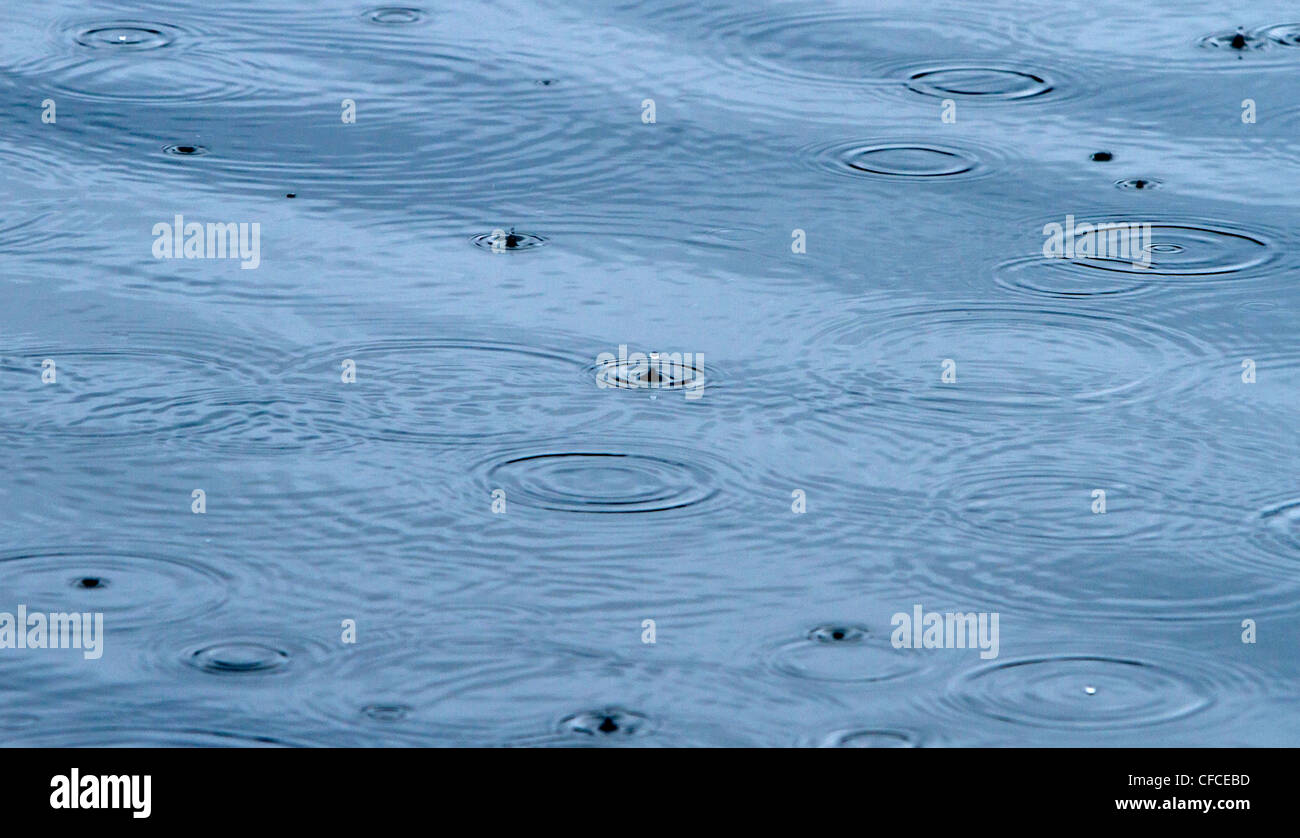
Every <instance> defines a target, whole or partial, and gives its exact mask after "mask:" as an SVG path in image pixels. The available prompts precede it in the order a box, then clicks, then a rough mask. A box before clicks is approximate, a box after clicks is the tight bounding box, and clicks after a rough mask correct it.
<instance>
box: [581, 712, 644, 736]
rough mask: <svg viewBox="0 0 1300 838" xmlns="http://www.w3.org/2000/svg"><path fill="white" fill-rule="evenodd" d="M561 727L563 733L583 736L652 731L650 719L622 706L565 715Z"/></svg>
mask: <svg viewBox="0 0 1300 838" xmlns="http://www.w3.org/2000/svg"><path fill="white" fill-rule="evenodd" d="M559 729H560V732H562V733H572V734H578V735H581V736H595V737H606V736H608V737H614V736H641V735H644V734H646V733H649V732H650V720H649V718H648V717H646V716H644V715H642V714H640V713H634V712H632V711H631V710H624V709H622V708H621V707H606V708H603V709H600V710H587V711H584V712H581V713H574V714H573V715H571V716H565V717H564V718H563V719H561V720H560V724H559Z"/></svg>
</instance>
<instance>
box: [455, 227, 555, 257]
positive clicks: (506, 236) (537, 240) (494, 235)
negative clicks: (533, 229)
mask: <svg viewBox="0 0 1300 838" xmlns="http://www.w3.org/2000/svg"><path fill="white" fill-rule="evenodd" d="M470 241H471V242H472V243H473V244H474V246H475V247H481V248H484V249H485V250H491V251H492V252H494V253H502V252H505V251H511V252H513V251H517V250H530V249H532V248H534V247H542V246H543V245H545V244H546V241H547V240H546V239H544V238H542V237H541V236H536V235H533V234H532V233H517V232H515V229H514V228H513V227H511V228H510V229H509V231H506V230H499V231H493V232H491V233H481V234H479V235H477V236H474V238H472V239H470Z"/></svg>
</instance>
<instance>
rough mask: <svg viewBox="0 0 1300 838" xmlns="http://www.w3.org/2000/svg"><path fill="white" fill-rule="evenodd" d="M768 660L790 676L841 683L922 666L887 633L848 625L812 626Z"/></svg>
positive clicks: (879, 677)
mask: <svg viewBox="0 0 1300 838" xmlns="http://www.w3.org/2000/svg"><path fill="white" fill-rule="evenodd" d="M837 635H842V636H840V637H837ZM768 662H769V664H770V665H771V666H772V668H773V669H775V670H776V671H777V672H780V673H781V674H783V675H787V676H790V677H793V678H800V679H810V680H813V681H828V682H840V683H851V682H852V683H866V682H874V681H889V680H894V679H896V678H903V677H906V676H909V675H912V674H915V673H916V672H918V671H920V669H921V660H920V657H919V656H918V655H916V654H913V653H910V652H906V651H903V650H900V649H895V648H893V646H891V645H890V643H889V640H888V638H887V636H877V635H875V634H874V633H872V632H869V631H868V630H867V629H865V628H863V627H861V626H851V625H845V626H840V625H827V626H819V627H817V628H814V629H812V630H811V631H809V632H808V634H807V635H806V636H805V637H804V638H802V639H800V640H795V641H793V642H789V643H784V644H782V645H780V646H778V647H777V648H776V649H775V650H774V651H773V652H771V654H770V655H769V657H768Z"/></svg>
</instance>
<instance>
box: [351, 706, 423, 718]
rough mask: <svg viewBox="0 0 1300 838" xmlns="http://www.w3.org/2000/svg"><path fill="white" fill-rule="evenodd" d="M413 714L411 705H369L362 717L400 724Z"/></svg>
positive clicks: (364, 709)
mask: <svg viewBox="0 0 1300 838" xmlns="http://www.w3.org/2000/svg"><path fill="white" fill-rule="evenodd" d="M410 713H411V706H410V705H409V704H367V705H366V706H365V707H362V708H361V715H363V716H365V717H366V718H367V719H372V720H374V721H377V722H400V721H402V720H403V719H405V718H406V717H407V716H408V715H410Z"/></svg>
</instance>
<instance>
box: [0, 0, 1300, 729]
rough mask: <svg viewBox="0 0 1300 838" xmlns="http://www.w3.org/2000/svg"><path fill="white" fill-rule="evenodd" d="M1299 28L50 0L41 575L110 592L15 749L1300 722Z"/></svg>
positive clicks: (11, 149) (16, 130)
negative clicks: (214, 251) (1048, 251)
mask: <svg viewBox="0 0 1300 838" xmlns="http://www.w3.org/2000/svg"><path fill="white" fill-rule="evenodd" d="M1239 28H1240V35H1241V37H1237V35H1238V32H1239ZM1298 71H1300V13H1298V12H1297V10H1296V8H1295V6H1294V4H1293V3H1284V2H1259V3H1251V4H1248V5H1242V6H1241V7H1240V8H1225V7H1224V5H1223V4H1221V3H1208V2H1186V1H1185V0H1184V1H1180V2H1173V1H1172V0H1166V2H1162V3H1145V4H1134V3H1131V2H1118V1H1117V0H1101V2H1092V3H1088V4H1085V5H1082V6H1081V5H1079V4H1075V3H1064V2H1049V3H1038V4H1034V5H1032V6H1026V5H1025V4H1023V3H1016V2H1006V0H992V2H990V0H978V1H977V0H971V2H963V3H945V4H930V3H926V4H917V3H915V2H817V3H811V2H798V3H767V2H740V0H734V1H733V2H713V0H695V2H690V3H675V2H626V3H609V2H589V1H588V0H564V2H559V1H558V0H527V1H526V2H516V1H515V0H503V1H501V2H491V3H476V2H465V0H457V2H454V3H446V4H427V5H421V6H420V7H419V8H418V9H415V8H411V9H391V8H390V9H380V8H378V7H367V6H366V5H364V3H362V4H357V3H341V2H335V0H325V2H313V3H297V4H294V3H286V2H283V0H265V1H263V0H257V2H231V3H222V4H200V3H179V2H151V3H147V4H145V3H138V4H137V3H112V4H109V3H71V2H61V1H60V0H49V1H48V2H43V3H40V4H30V3H26V4H20V3H14V2H9V3H6V4H5V5H4V7H3V8H2V9H0V114H2V115H3V123H2V125H3V130H2V131H0V189H3V193H4V202H3V204H0V266H2V268H3V270H2V271H0V292H2V296H0V300H3V302H2V303H0V520H2V521H3V524H2V525H0V612H10V613H13V612H15V611H16V609H17V608H18V607H19V606H20V605H23V606H25V607H26V608H27V609H28V610H29V611H38V610H43V611H47V612H72V611H75V612H87V613H90V612H100V613H102V614H103V615H104V632H105V635H104V643H103V654H102V657H100V658H97V659H87V658H86V657H85V656H83V655H82V654H81V653H80V652H78V651H76V650H70V649H58V650H55V649H16V648H2V649H0V742H3V743H4V744H9V745H132V744H165V745H258V744H285V745H512V744H518V745H541V744H560V745H563V744H577V745H582V744H617V743H624V744H637V745H741V746H751V745H775V746H787V745H801V744H808V745H821V744H828V745H849V746H862V745H866V746H899V745H902V746H907V745H922V746H931V745H960V746H965V745H1135V744H1136V745H1215V746H1239V745H1296V744H1300V702H1298V701H1297V699H1296V695H1297V689H1296V688H1297V686H1298V685H1300V658H1298V657H1297V655H1296V654H1295V649H1296V637H1297V629H1298V628H1300V625H1298V622H1297V621H1298V618H1300V478H1298V477H1297V473H1298V469H1297V466H1300V452H1298V451H1297V445H1296V430H1295V428H1296V426H1295V417H1296V411H1297V407H1300V340H1298V339H1297V328H1296V327H1297V317H1296V314H1295V312H1296V306H1297V303H1298V302H1300V299H1298V295H1297V292H1296V285H1297V283H1296V279H1297V276H1298V273H1297V271H1298V270H1300V237H1298V234H1297V232H1296V230H1297V222H1300V191H1298V190H1297V185H1298V184H1300V177H1298V176H1300V99H1298V97H1297V95H1296V94H1297V91H1298V89H1300V88H1298V86H1297V81H1296V79H1297V72H1298ZM47 100H48V103H52V106H53V107H52V108H51V107H50V104H45V103H46V102H47ZM344 100H351V103H352V105H353V106H354V112H353V114H352V115H353V116H354V121H348V120H347V116H348V105H347V103H345V101H344ZM1245 100H1251V104H1250V105H1247V104H1245ZM1247 116H1249V117H1250V118H1251V119H1246V117H1247ZM1252 120H1253V121H1252ZM1099 152H1106V153H1108V154H1109V158H1110V159H1108V160H1106V159H1098V160H1094V159H1093V157H1094V155H1098V153H1099ZM1098 156H1100V157H1105V156H1106V155H1098ZM290 196H292V197H290ZM177 215H181V216H183V218H184V219H185V220H186V221H196V222H199V223H202V224H207V223H223V224H224V223H232V224H239V223H243V224H246V225H251V224H254V223H256V224H257V225H258V230H259V231H260V239H259V240H258V241H259V250H258V253H257V259H256V261H257V265H256V267H248V268H245V267H241V260H240V259H232V258H229V256H227V257H226V258H193V259H186V258H157V257H156V256H155V248H156V247H159V246H161V245H159V244H158V242H159V240H160V238H161V239H168V238H170V234H165V235H162V236H161V237H160V236H159V235H158V234H157V233H155V232H154V230H155V225H159V224H168V225H170V224H173V223H174V219H175V216H177ZM1067 215H1069V216H1073V217H1075V218H1076V219H1079V220H1088V221H1091V222H1099V221H1123V222H1126V223H1127V222H1137V223H1139V224H1140V223H1143V222H1145V223H1149V224H1151V225H1152V226H1151V245H1152V247H1151V254H1150V255H1151V264H1150V267H1147V268H1135V267H1133V266H1132V265H1131V264H1128V263H1125V262H1122V261H1117V260H1103V259H1095V258H1094V259H1090V258H1075V259H1063V258H1048V257H1045V256H1044V255H1043V246H1044V239H1045V235H1044V226H1045V225H1048V224H1051V223H1061V224H1063V223H1064V222H1065V219H1066V216H1067ZM250 229H251V228H250ZM511 230H513V231H514V234H513V236H512V237H510V238H509V239H508V240H507V238H506V236H509V235H510V231H511ZM494 231H501V232H497V233H495V234H494ZM169 243H170V242H169ZM800 245H803V247H802V248H801V247H800ZM799 250H803V251H804V252H796V251H799ZM169 255H173V256H175V255H177V254H169ZM244 261H245V262H249V261H250V260H244ZM620 346H626V347H627V350H626V351H627V352H630V353H635V352H650V351H656V352H664V353H679V352H680V353H691V354H692V356H693V361H692V362H691V364H690V365H684V366H683V368H682V369H681V370H679V371H678V372H671V371H670V372H669V373H668V374H667V375H666V376H664V377H661V378H659V379H657V380H654V381H649V380H646V379H644V378H641V379H638V377H637V375H636V374H634V373H628V374H626V375H624V374H623V373H626V372H627V371H626V370H623V371H621V372H617V373H616V374H614V375H613V376H612V377H610V376H608V375H607V373H608V372H609V370H608V368H607V367H606V366H603V365H602V362H601V361H599V360H598V359H599V357H600V356H601V354H602V353H610V354H612V355H617V354H618V353H619V347H620ZM46 361H51V362H53V365H52V366H53V369H52V370H51V372H53V373H54V377H53V380H52V381H48V382H47V381H45V380H43V373H44V372H45V371H46V365H45V364H44V362H46ZM1247 361H1249V362H1252V363H1250V364H1246V365H1245V366H1243V364H1245V362H1247ZM349 362H350V364H351V367H350V369H351V370H354V372H355V381H352V382H345V380H344V379H345V377H347V375H348V374H349V373H348V370H349ZM947 362H951V364H949V363H947ZM1250 372H1253V375H1254V379H1253V381H1248V380H1246V379H1248V378H1250V375H1249V374H1248V373H1250ZM945 373H951V375H950V376H949V378H948V379H945ZM692 376H693V378H692ZM688 380H693V381H696V382H702V386H698V385H697V389H696V390H694V391H692V390H691V389H689V388H688V387H687V386H686V384H687V383H688ZM610 383H613V384H614V385H616V386H602V385H604V384H610ZM650 383H653V384H655V385H657V386H640V385H648V384H650ZM195 490H201V492H202V493H203V494H202V495H195V494H194V492H195ZM1097 490H1101V491H1104V492H1105V504H1106V506H1105V511H1104V512H1100V511H1097V509H1098V507H1097V505H1096V504H1097V497H1098V496H1097V495H1096V494H1095V493H1096V491H1097ZM497 501H500V503H497ZM801 503H802V504H803V506H804V509H805V510H806V511H803V512H797V511H795V510H796V508H798V507H799V506H800V504H801ZM494 504H495V508H494ZM200 508H201V510H202V511H201V514H200V512H196V511H195V510H196V509H200ZM918 605H919V606H922V607H923V608H924V610H925V611H926V612H971V613H983V614H996V615H998V617H999V618H1000V622H999V625H1000V637H999V648H998V654H997V656H996V657H992V658H983V657H981V655H980V651H979V650H978V649H970V648H965V649H952V648H943V649H915V648H913V649H906V648H896V647H895V644H894V642H893V640H892V634H893V632H894V623H893V615H895V614H900V613H902V614H911V613H912V612H913V609H914V607H915V606H918ZM349 620H350V621H355V637H353V638H348V637H345V634H346V633H347V632H348V629H347V627H346V626H345V621H349ZM647 620H650V621H653V624H652V625H653V638H651V637H650V635H649V633H648V632H649V629H648V628H647V626H648V625H650V624H647V623H645V621H647ZM1244 621H1253V624H1252V625H1253V627H1254V628H1253V629H1251V630H1249V631H1250V632H1251V633H1253V637H1251V638H1249V639H1253V640H1254V641H1255V642H1243V636H1244V635H1245V634H1247V633H1248V629H1247V628H1244V627H1243V622H1244ZM349 639H352V640H355V642H348V640H349ZM649 639H653V641H654V642H653V643H651V642H647V641H648V640H649Z"/></svg>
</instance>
